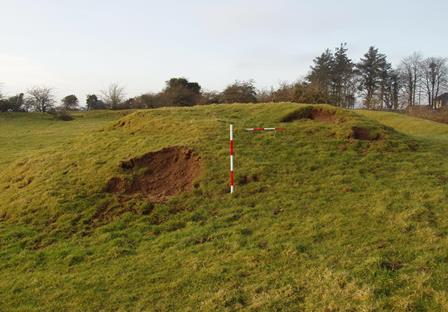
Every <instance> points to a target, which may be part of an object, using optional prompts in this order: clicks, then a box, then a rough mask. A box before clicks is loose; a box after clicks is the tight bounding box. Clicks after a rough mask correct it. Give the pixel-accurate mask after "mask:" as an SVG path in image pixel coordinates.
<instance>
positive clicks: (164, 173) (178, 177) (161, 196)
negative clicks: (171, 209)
mask: <svg viewBox="0 0 448 312" xmlns="http://www.w3.org/2000/svg"><path fill="white" fill-rule="evenodd" d="M120 167H121V168H122V169H123V170H125V171H126V172H129V173H131V174H132V177H131V178H130V179H126V180H125V179H122V178H119V177H114V178H112V179H110V180H109V182H108V183H107V186H106V189H105V191H106V192H109V193H118V194H123V195H132V194H142V195H144V196H145V197H147V198H148V199H150V200H151V201H153V202H162V201H164V200H166V199H167V198H168V197H171V196H174V195H176V194H179V193H182V192H188V191H191V190H192V189H193V182H194V180H195V178H197V177H198V176H199V173H200V167H201V166H200V157H199V156H198V155H196V154H195V153H194V152H193V151H192V150H190V149H188V148H186V147H168V148H164V149H162V150H160V151H157V152H151V153H148V154H145V155H143V156H141V157H138V158H133V159H130V160H127V161H122V162H121V163H120Z"/></svg>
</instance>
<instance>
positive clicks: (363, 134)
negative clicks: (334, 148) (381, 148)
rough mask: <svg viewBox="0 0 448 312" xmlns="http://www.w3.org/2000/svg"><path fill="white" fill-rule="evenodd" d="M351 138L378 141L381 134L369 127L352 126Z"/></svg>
mask: <svg viewBox="0 0 448 312" xmlns="http://www.w3.org/2000/svg"><path fill="white" fill-rule="evenodd" d="M351 138H352V139H355V140H364V141H378V140H380V139H381V135H380V134H379V133H376V132H374V131H371V130H370V129H368V128H364V127H352V134H351Z"/></svg>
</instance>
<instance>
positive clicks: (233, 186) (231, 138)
mask: <svg viewBox="0 0 448 312" xmlns="http://www.w3.org/2000/svg"><path fill="white" fill-rule="evenodd" d="M234 192H235V173H234V171H233V125H230V194H233V193H234Z"/></svg>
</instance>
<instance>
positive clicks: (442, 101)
mask: <svg viewBox="0 0 448 312" xmlns="http://www.w3.org/2000/svg"><path fill="white" fill-rule="evenodd" d="M434 106H435V107H436V108H442V107H446V106H448V93H444V94H442V95H440V96H438V97H436V98H435V99H434Z"/></svg>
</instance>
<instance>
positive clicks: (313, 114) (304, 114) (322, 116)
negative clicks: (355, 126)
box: [281, 107, 340, 123]
mask: <svg viewBox="0 0 448 312" xmlns="http://www.w3.org/2000/svg"><path fill="white" fill-rule="evenodd" d="M303 119H310V120H316V121H320V122H327V123H336V122H338V121H339V120H340V119H339V118H338V117H337V116H336V111H332V110H328V109H324V108H314V107H306V108H302V109H299V110H296V111H293V112H292V113H289V114H288V115H286V116H285V117H283V118H282V120H281V121H282V122H293V121H296V120H303Z"/></svg>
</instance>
